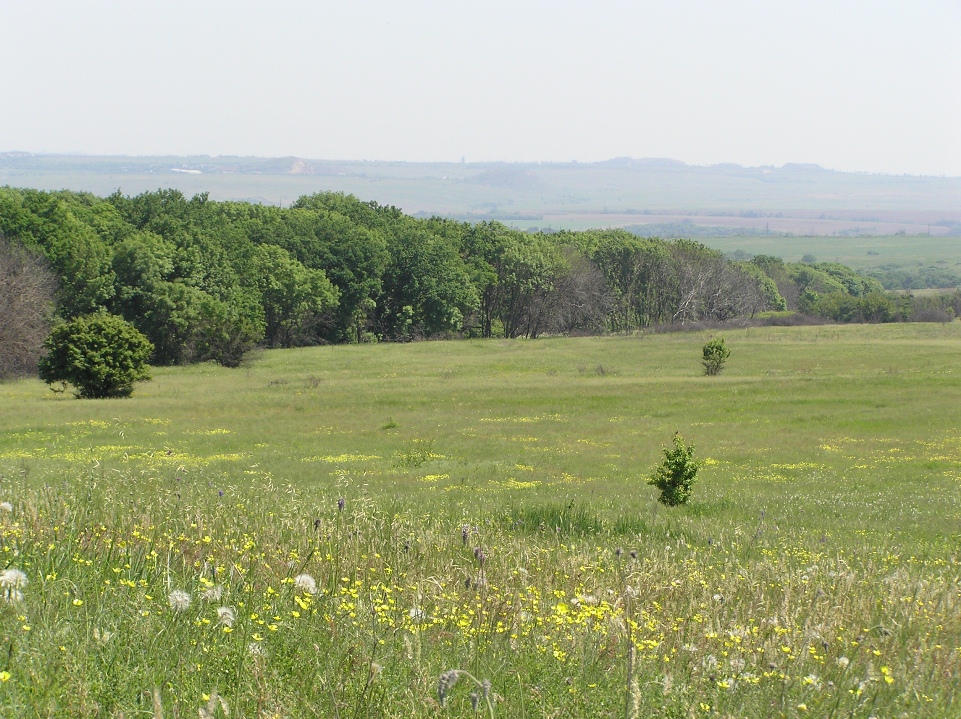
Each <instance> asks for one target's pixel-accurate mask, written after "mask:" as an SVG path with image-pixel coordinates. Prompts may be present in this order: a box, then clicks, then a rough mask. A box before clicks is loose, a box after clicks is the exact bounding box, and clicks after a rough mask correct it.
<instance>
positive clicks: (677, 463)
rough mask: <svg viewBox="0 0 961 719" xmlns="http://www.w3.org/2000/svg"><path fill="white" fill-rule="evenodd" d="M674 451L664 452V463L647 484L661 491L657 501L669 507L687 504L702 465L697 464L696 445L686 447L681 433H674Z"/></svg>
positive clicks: (656, 468) (654, 471) (658, 467)
mask: <svg viewBox="0 0 961 719" xmlns="http://www.w3.org/2000/svg"><path fill="white" fill-rule="evenodd" d="M673 442H674V447H673V449H670V448H669V449H665V450H664V461H663V462H661V464H660V465H658V466H657V467H655V468H654V469H653V470H652V472H651V475H650V477H649V478H648V480H647V483H648V484H650V485H653V486H654V487H657V488H658V489H659V490H661V495H660V496H659V497H658V498H657V501H658V502H660V503H661V504H666V505H667V506H668V507H676V506H678V505H680V504H687V502H688V500H689V499H690V498H691V494H692V493H693V491H694V481H695V480H696V479H697V470H698V469H700V466H701V463H700V462H695V461H694V459H693V457H694V445H690V446H685V445H684V439H683V438H682V437H681V435H680V433H679V432H675V433H674V439H673Z"/></svg>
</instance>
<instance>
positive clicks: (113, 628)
mask: <svg viewBox="0 0 961 719" xmlns="http://www.w3.org/2000/svg"><path fill="white" fill-rule="evenodd" d="M710 338H711V336H710V335H708V334H705V333H703V332H701V333H687V334H684V333H682V334H670V335H667V334H665V335H645V336H635V337H607V338H565V339H552V338H548V339H543V340H537V341H476V342H475V341H464V342H457V343H443V342H431V343H417V344H407V345H368V346H356V345H355V346H332V347H314V348H307V349H294V350H276V351H269V352H264V353H261V354H260V355H257V356H255V357H253V358H252V359H251V360H250V362H249V363H248V364H247V365H245V366H242V367H240V368H239V369H225V368H221V367H217V366H214V365H207V364H205V365H195V366H191V367H179V368H177V367H174V368H160V369H156V370H155V371H154V376H155V378H154V380H153V381H152V382H149V383H145V384H142V385H137V386H136V388H135V390H134V393H133V395H132V397H130V398H128V399H111V400H75V399H72V398H71V397H70V396H69V393H67V394H56V393H52V392H50V391H49V390H48V389H47V388H46V387H45V385H44V384H43V383H41V382H39V381H36V380H21V381H17V382H10V383H6V384H0V638H2V645H0V716H4V717H8V716H9V717H67V716H69V717H137V716H145V717H180V716H184V717H186V716H197V715H198V714H199V716H200V717H202V719H208V718H212V717H251V718H254V717H257V718H259V717H264V718H266V717H344V718H347V717H438V716H450V717H461V716H479V717H653V716H658V717H677V718H685V719H686V718H691V719H695V718H701V717H704V718H708V717H717V718H732V719H733V718H741V717H751V718H753V717H758V718H760V717H837V718H839V719H840V718H841V717H844V718H852V719H853V718H859V719H868V718H869V717H877V718H878V719H881V718H883V717H932V718H934V717H946V716H955V715H957V714H958V713H959V712H961V705H959V701H958V698H957V696H956V695H957V694H958V692H957V683H958V681H957V671H958V670H957V668H958V666H959V661H961V585H959V580H961V566H959V554H958V553H959V549H961V403H959V402H958V401H957V398H958V396H959V390H961V371H959V369H958V367H959V365H958V358H959V357H961V323H957V322H955V323H949V324H946V325H923V326H922V325H890V326H851V327H802V328H774V327H771V328H761V329H750V330H739V331H731V332H725V335H724V339H725V341H726V346H727V347H728V348H730V350H731V356H730V359H729V360H728V362H727V364H726V365H725V371H724V372H723V373H722V374H721V375H719V376H716V377H712V376H705V375H704V373H703V369H702V368H701V366H700V359H701V347H702V346H703V345H704V343H705V341H707V340H709V339H710ZM675 432H679V433H680V434H681V435H682V436H683V437H684V440H685V441H687V442H690V443H691V444H692V445H693V446H694V447H695V448H696V449H695V458H696V459H697V460H698V461H699V462H700V463H701V464H700V470H699V472H698V475H697V479H696V482H694V484H693V485H692V489H693V495H692V499H691V501H690V502H689V503H688V504H686V505H683V506H679V507H669V506H665V505H663V504H661V503H659V502H658V501H657V490H656V489H655V488H653V487H651V486H649V485H648V484H647V479H648V477H649V476H650V474H651V470H652V468H653V467H654V466H655V465H656V464H657V463H658V462H659V461H660V459H661V458H663V450H664V448H666V447H669V446H670V443H671V440H672V437H673V435H674V433H675Z"/></svg>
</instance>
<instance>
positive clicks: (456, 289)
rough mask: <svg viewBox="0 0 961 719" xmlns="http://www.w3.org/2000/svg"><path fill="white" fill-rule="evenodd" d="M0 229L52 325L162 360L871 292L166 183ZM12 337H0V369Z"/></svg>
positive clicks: (597, 239) (3, 202) (654, 252)
mask: <svg viewBox="0 0 961 719" xmlns="http://www.w3.org/2000/svg"><path fill="white" fill-rule="evenodd" d="M0 233H2V238H0V244H2V249H0V273H4V272H5V273H7V274H11V273H13V272H17V273H19V274H18V277H20V278H21V281H22V280H24V278H30V277H39V276H40V274H42V273H40V270H42V266H41V265H42V264H46V266H47V267H49V271H50V273H52V275H53V279H55V283H54V282H53V281H52V280H51V278H50V277H46V278H40V281H38V282H37V283H35V284H36V287H35V290H31V292H32V293H33V296H34V299H36V297H39V296H43V293H44V292H47V294H48V295H49V293H50V289H51V288H52V287H53V286H54V285H55V287H56V289H55V290H54V291H53V295H52V297H51V300H52V307H53V312H54V313H55V315H56V316H57V317H59V318H62V319H70V318H74V317H78V316H83V315H87V314H91V313H97V312H106V313H110V314H113V315H117V316H120V317H123V318H124V319H126V320H127V321H129V322H131V323H132V324H133V325H135V326H136V327H137V329H139V330H140V331H141V332H142V333H143V334H144V335H146V337H147V338H148V339H149V340H150V342H151V343H153V345H154V352H153V356H152V358H151V361H152V363H154V364H160V365H163V364H182V363H189V362H197V361H207V360H215V361H217V362H220V363H221V364H224V365H227V366H236V365H237V364H238V363H239V362H240V360H241V358H242V357H243V355H244V353H245V352H247V351H248V350H250V349H251V348H253V347H255V346H258V345H260V346H266V347H292V346H302V345H312V344H321V343H341V342H367V341H407V340H412V339H418V338H431V337H451V336H464V337H507V338H516V337H529V338H535V337H538V336H540V335H543V334H558V333H575V334H595V333H603V332H631V331H634V330H637V329H640V328H643V327H647V326H650V325H656V324H665V323H673V324H677V323H689V322H702V321H727V320H731V319H734V318H739V317H751V316H755V315H757V314H758V313H762V312H767V311H772V310H774V311H776V310H784V309H796V308H801V309H805V310H807V311H815V310H816V306H817V302H818V301H820V298H822V297H825V296H828V295H832V293H841V294H844V295H845V296H847V297H852V298H862V297H866V296H869V295H873V294H877V293H881V290H882V288H881V286H880V284H879V283H878V282H877V281H876V280H872V279H870V278H866V277H862V276H860V275H857V274H855V273H854V272H853V271H852V270H850V268H847V267H844V266H842V265H835V264H832V263H824V264H813V265H812V264H801V263H797V264H790V263H784V262H782V261H781V260H779V259H778V258H771V257H756V258H754V259H753V260H751V261H741V262H735V261H730V260H728V259H726V258H725V257H724V256H723V255H721V254H720V253H719V252H717V251H715V250H712V249H709V248H707V247H705V246H704V245H702V244H700V243H698V242H694V241H691V240H672V241H665V240H661V239H658V238H642V237H638V236H635V235H633V234H631V233H629V232H626V231H623V230H591V231H584V232H553V233H541V232H534V233H531V232H522V231H519V230H515V229H512V228H509V227H507V226H505V225H503V224H501V223H498V222H480V223H477V224H471V223H467V222H460V221H455V220H451V219H444V218H439V217H433V218H424V219H421V218H414V217H411V216H409V215H406V214H404V213H403V212H401V211H400V210H399V209H397V208H395V207H392V206H385V205H379V204H378V203H376V202H364V201H361V200H359V199H357V198H355V197H353V196H351V195H344V194H342V193H320V194H315V195H309V196H304V197H301V198H300V199H298V200H297V201H296V202H295V203H293V204H292V205H291V206H290V207H288V208H279V207H274V206H267V205H259V204H253V203H249V202H216V201H213V200H210V199H209V197H208V196H207V195H206V194H200V195H195V196H194V197H192V198H190V199H187V198H186V197H185V196H184V195H183V194H182V193H180V192H179V191H177V190H158V191H156V192H147V193H143V194H140V195H136V196H132V197H131V196H125V195H122V194H121V193H120V192H119V191H118V192H116V193H114V194H113V195H110V196H109V197H106V198H101V197H97V196H94V195H92V194H89V193H77V192H69V191H60V192H44V191H39V190H29V189H15V188H10V187H4V188H0ZM17 268H19V269H17ZM0 291H2V290H0ZM27 294H30V293H27ZM3 301H4V300H3V298H2V297H0V307H4V306H3V305H2V302H3ZM40 304H41V305H42V303H40ZM28 305H29V306H28ZM28 305H24V306H23V307H19V308H12V307H11V308H9V309H4V310H3V311H4V322H3V323H4V324H5V325H12V323H13V321H14V320H13V319H12V318H13V315H15V314H24V315H26V314H30V313H33V315H32V317H33V319H30V318H28V317H26V316H24V317H18V318H17V320H16V322H18V323H19V324H20V325H22V326H24V327H31V328H33V327H34V326H35V325H36V322H35V319H36V314H37V312H38V310H37V306H38V305H37V302H36V301H34V302H33V303H32V304H29V303H28ZM28 320H29V321H28ZM2 332H3V330H0V333H2ZM31 332H33V333H34V334H36V331H35V330H33V329H31ZM8 334H10V332H9V331H8ZM8 342H9V340H7V339H5V338H4V335H2V334H0V374H2V373H3V371H4V365H3V362H4V360H3V357H2V356H3V353H4V352H5V351H6V350H5V349H4V346H5V343H8ZM31 357H32V359H31V358H28V359H27V360H26V361H27V363H28V364H29V363H30V362H34V363H35V361H36V358H35V357H33V356H32V355H31ZM8 364H10V363H9V362H8ZM11 366H12V365H11Z"/></svg>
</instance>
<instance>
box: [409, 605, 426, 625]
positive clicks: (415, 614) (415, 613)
mask: <svg viewBox="0 0 961 719" xmlns="http://www.w3.org/2000/svg"><path fill="white" fill-rule="evenodd" d="M408 614H409V615H410V618H411V619H413V620H414V621H415V622H423V621H424V620H425V619H427V612H425V611H424V610H423V609H421V608H420V607H411V610H410V611H409V612H408Z"/></svg>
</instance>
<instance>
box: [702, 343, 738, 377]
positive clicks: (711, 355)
mask: <svg viewBox="0 0 961 719" xmlns="http://www.w3.org/2000/svg"><path fill="white" fill-rule="evenodd" d="M703 354H704V357H703V359H702V360H701V364H702V365H704V374H707V375H711V376H713V375H716V374H717V373H718V372H720V371H721V368H722V367H723V366H724V363H725V362H727V358H728V357H730V356H731V350H729V349H728V348H727V347H725V346H724V340H723V339H714V340H711V341H710V342H708V343H707V344H706V345H704V349H703Z"/></svg>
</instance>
